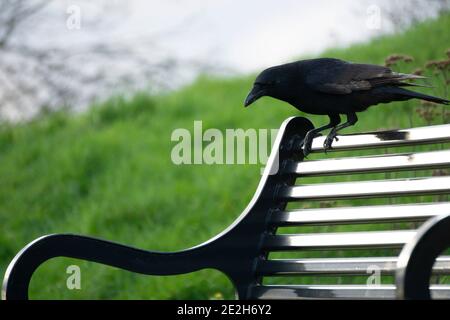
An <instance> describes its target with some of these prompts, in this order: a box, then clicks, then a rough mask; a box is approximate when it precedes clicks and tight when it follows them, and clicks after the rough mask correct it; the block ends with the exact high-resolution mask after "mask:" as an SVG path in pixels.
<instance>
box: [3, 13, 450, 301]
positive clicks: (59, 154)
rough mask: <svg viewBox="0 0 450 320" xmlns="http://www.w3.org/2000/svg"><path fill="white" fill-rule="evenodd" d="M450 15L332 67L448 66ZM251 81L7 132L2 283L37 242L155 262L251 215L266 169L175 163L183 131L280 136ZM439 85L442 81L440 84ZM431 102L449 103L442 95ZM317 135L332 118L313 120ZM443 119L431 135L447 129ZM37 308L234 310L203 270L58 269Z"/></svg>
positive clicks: (278, 113)
mask: <svg viewBox="0 0 450 320" xmlns="http://www.w3.org/2000/svg"><path fill="white" fill-rule="evenodd" d="M448 30H450V15H449V14H446V15H443V16H441V17H440V18H439V19H437V20H434V21H427V22H424V23H422V24H420V25H417V26H414V27H412V28H411V29H409V30H408V31H406V32H405V33H403V34H399V35H391V36H385V37H381V38H378V39H375V40H373V41H371V42H370V43H367V44H360V45H355V46H351V47H349V48H342V49H333V50H329V51H327V52H324V53H323V56H331V57H338V58H343V59H347V60H352V61H357V62H367V63H377V64H383V63H384V59H385V58H386V57H387V56H388V55H390V54H407V55H410V56H412V57H414V61H413V62H411V63H409V64H402V65H398V66H393V68H394V69H395V70H397V71H412V70H414V69H415V68H416V67H422V66H423V65H424V64H425V63H426V62H427V61H429V60H431V59H441V58H442V57H444V56H445V52H446V50H447V49H448V48H449V47H450V33H449V32H448ZM253 78H254V76H253V75H251V76H248V77H243V78H233V79H212V78H207V77H201V78H199V79H198V80H197V81H196V82H195V83H193V84H192V85H190V86H187V87H185V88H183V89H181V90H178V91H176V92H173V93H171V94H168V95H164V96H148V95H146V94H137V95H136V96H134V97H133V98H131V99H128V100H125V99H123V98H120V97H119V98H112V99H111V100H109V101H108V102H106V103H104V104H102V105H98V106H95V107H94V108H92V109H91V110H90V111H88V112H87V113H84V114H81V115H76V116H73V115H68V114H66V113H64V112H58V113H54V114H50V115H46V116H42V117H40V118H39V119H36V120H34V121H32V122H31V123H28V124H25V125H18V126H11V125H6V124H3V125H1V127H0V225H1V232H0V273H1V274H3V273H4V271H5V268H6V267H7V264H8V263H9V261H10V260H11V259H12V258H13V257H14V255H15V254H16V253H17V252H18V251H19V250H20V249H21V248H22V247H23V246H24V245H25V244H26V243H28V242H29V241H31V240H33V239H35V238H36V237H38V236H41V235H44V234H48V233H58V232H64V233H67V232H71V233H79V234H85V235H91V236H95V237H100V238H104V239H109V240H113V241H117V242H121V243H125V244H128V245H131V246H136V247H139V248H145V249H149V250H163V251H166V250H178V249H183V248H187V247H189V246H193V245H196V244H199V243H201V242H203V241H206V240H208V239H209V238H210V237H212V236H214V235H216V234H217V233H218V232H220V231H222V230H223V229H224V228H226V227H227V226H228V225H229V224H230V223H231V222H232V221H233V220H234V219H235V218H236V217H237V216H238V215H239V214H240V212H241V211H242V210H243V208H245V206H246V204H247V203H248V202H249V200H250V199H251V197H252V195H253V193H254V191H255V189H256V186H257V184H258V181H259V178H260V169H261V165H180V166H176V165H174V164H173V163H172V161H171V158H170V154H171V150H172V148H173V146H174V145H175V143H174V142H172V141H171V139H170V138H171V133H172V131H173V130H174V129H176V128H187V129H189V130H190V131H192V129H193V122H194V120H202V121H203V129H204V130H206V129H207V128H218V129H220V130H225V129H226V128H244V129H247V128H257V129H258V128H278V127H279V126H280V124H281V122H282V121H283V120H284V119H285V118H287V117H289V116H292V115H297V114H298V112H296V110H295V109H293V108H292V107H290V106H288V105H287V104H284V103H281V102H277V101H275V100H273V99H270V98H265V99H262V100H260V101H258V102H257V103H256V104H255V106H252V107H251V108H248V109H244V108H243V107H242V104H243V99H244V97H245V95H246V93H247V92H248V90H249V88H250V87H251V83H252V80H253ZM437 80H438V79H437ZM437 80H436V82H435V84H436V85H438V88H437V89H435V91H431V92H430V91H428V92H430V93H434V94H439V95H443V93H444V89H443V88H442V86H439V83H441V82H438V81H437ZM418 105H419V104H418V102H413V101H410V102H405V103H393V104H390V105H381V106H378V107H373V108H371V109H369V111H367V112H365V113H364V114H361V116H360V121H359V123H358V124H357V126H356V127H353V128H350V129H349V130H348V131H347V132H352V131H367V130H373V129H380V128H405V127H409V126H410V125H411V124H412V125H413V126H420V125H425V124H426V123H427V121H426V120H424V119H423V118H422V117H420V116H419V115H418V114H417V113H416V112H414V109H415V108H416V107H417V106H418ZM310 118H311V119H312V121H313V122H314V124H315V125H316V126H319V125H321V124H323V123H325V122H326V121H327V118H326V117H310ZM442 121H443V120H442V117H438V118H436V119H434V120H432V121H431V122H432V123H442ZM71 264H77V265H79V266H80V267H81V272H82V280H81V285H82V290H74V291H70V290H68V289H67V288H66V278H67V274H66V268H67V266H69V265H71ZM31 297H32V298H41V299H48V298H71V299H83V298H93V299H119V298H132V299H154V298H159V299H166V298H174V299H175V298H191V299H197V298H206V299H207V298H220V297H225V298H232V297H233V290H232V287H231V284H230V283H229V281H228V280H227V278H226V277H225V276H224V275H222V274H220V273H219V272H216V271H213V270H204V271H200V272H198V273H195V274H190V275H184V276H176V277H166V278H160V277H148V276H140V275H134V274H130V273H128V272H125V271H121V270H117V269H114V268H108V267H103V266H98V265H95V264H93V263H81V262H79V261H76V260H72V259H65V258H60V259H54V260H52V261H49V262H47V263H46V264H44V265H43V266H42V267H41V268H40V269H39V270H38V271H37V273H36V274H35V276H34V278H33V281H32V285H31Z"/></svg>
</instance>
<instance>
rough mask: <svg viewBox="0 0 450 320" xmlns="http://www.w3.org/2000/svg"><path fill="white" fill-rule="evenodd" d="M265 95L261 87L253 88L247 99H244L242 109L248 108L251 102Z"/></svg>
mask: <svg viewBox="0 0 450 320" xmlns="http://www.w3.org/2000/svg"><path fill="white" fill-rule="evenodd" d="M265 93H266V92H265V90H264V89H262V88H261V87H259V86H253V89H252V90H251V91H250V93H249V94H248V95H247V98H245V102H244V107H248V106H249V105H251V104H252V103H253V102H255V101H256V100H258V99H259V98H261V97H262V96H264V95H265Z"/></svg>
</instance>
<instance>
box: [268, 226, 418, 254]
mask: <svg viewBox="0 0 450 320" xmlns="http://www.w3.org/2000/svg"><path fill="white" fill-rule="evenodd" d="M415 234H416V231H415V230H402V231H368V232H338V233H331V232H330V233H315V234H314V233H311V234H298V235H297V234H296V235H269V236H267V237H266V238H265V239H264V243H263V247H264V249H266V250H269V251H280V250H281V251H288V250H324V249H326V250H334V249H344V248H354V249H358V248H401V247H402V246H403V245H404V244H405V243H406V242H408V241H410V240H411V239H412V238H413V236H414V235H415Z"/></svg>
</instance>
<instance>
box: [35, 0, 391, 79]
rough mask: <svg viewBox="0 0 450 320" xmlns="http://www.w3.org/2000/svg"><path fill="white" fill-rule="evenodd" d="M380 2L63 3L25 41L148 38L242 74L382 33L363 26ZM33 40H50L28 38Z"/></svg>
mask: <svg viewBox="0 0 450 320" xmlns="http://www.w3.org/2000/svg"><path fill="white" fill-rule="evenodd" d="M383 3H386V0H360V1H355V0H335V1H331V0H315V1H307V0H296V1H294V0H279V1H276V0H245V1H233V0H166V1H162V0H158V1H157V0H129V1H126V2H125V1H119V0H109V1H108V0H100V1H99V0H97V1H96V2H94V3H92V1H91V3H89V1H83V0H78V1H77V0H73V1H72V0H64V1H58V2H57V3H56V4H55V5H54V6H53V7H52V11H53V20H52V22H51V23H48V24H47V25H46V28H45V27H44V28H41V29H36V30H34V31H33V38H34V39H39V41H40V43H41V45H45V41H51V42H58V43H60V44H62V45H76V44H78V43H83V42H84V41H94V42H95V41H123V42H126V43H130V45H135V46H142V47H144V46H143V45H142V43H145V41H146V39H149V40H151V41H153V42H155V43H156V45H157V46H158V47H159V48H160V49H163V50H164V52H165V54H168V55H171V56H174V57H180V58H196V59H198V60H203V61H208V62H213V63H214V62H217V63H219V64H223V65H226V66H229V67H232V68H233V69H236V70H238V71H243V72H247V71H253V70H257V69H260V68H263V67H267V66H270V65H273V64H278V63H281V62H283V61H286V60H289V59H292V58H294V57H297V56H299V55H302V54H314V53H317V52H320V51H321V50H323V49H325V48H327V47H331V46H336V45H339V46H343V45H347V44H350V43H353V42H356V41H363V40H365V39H367V38H369V37H372V36H376V35H379V34H382V33H386V32H388V31H389V26H388V25H387V24H386V23H383V20H382V19H381V24H380V27H379V28H377V29H373V28H369V27H368V26H367V24H368V23H370V19H372V18H373V13H372V12H368V10H370V9H369V8H370V6H371V5H383ZM74 4H75V5H79V7H80V8H81V13H82V20H81V29H80V30H67V28H66V27H65V24H66V19H67V16H68V15H67V13H66V10H67V7H68V6H70V5H74ZM83 18H84V19H86V20H83ZM381 18H383V11H382V10H381ZM92 19H96V20H98V21H99V23H105V26H106V27H104V28H95V29H94V30H93V29H92V28H89V26H87V27H83V21H87V20H92ZM39 33H42V34H48V33H51V35H52V36H51V37H50V38H47V37H45V36H44V37H36V34H39ZM155 34H156V35H158V36H156V37H155ZM149 54H152V53H151V52H149Z"/></svg>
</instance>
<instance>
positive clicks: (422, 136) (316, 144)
mask: <svg viewBox="0 0 450 320" xmlns="http://www.w3.org/2000/svg"><path fill="white" fill-rule="evenodd" d="M338 139H339V141H335V142H333V149H331V150H330V151H333V150H337V151H338V150H351V149H368V148H378V147H395V146H407V145H417V144H426V143H442V142H448V141H450V125H448V124H443V125H437V126H428V127H419V128H412V129H403V130H395V131H380V132H372V133H365V134H350V135H340V136H338ZM324 140H325V136H321V137H317V138H315V139H314V140H313V143H312V151H313V152H315V151H322V150H323V142H324Z"/></svg>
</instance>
